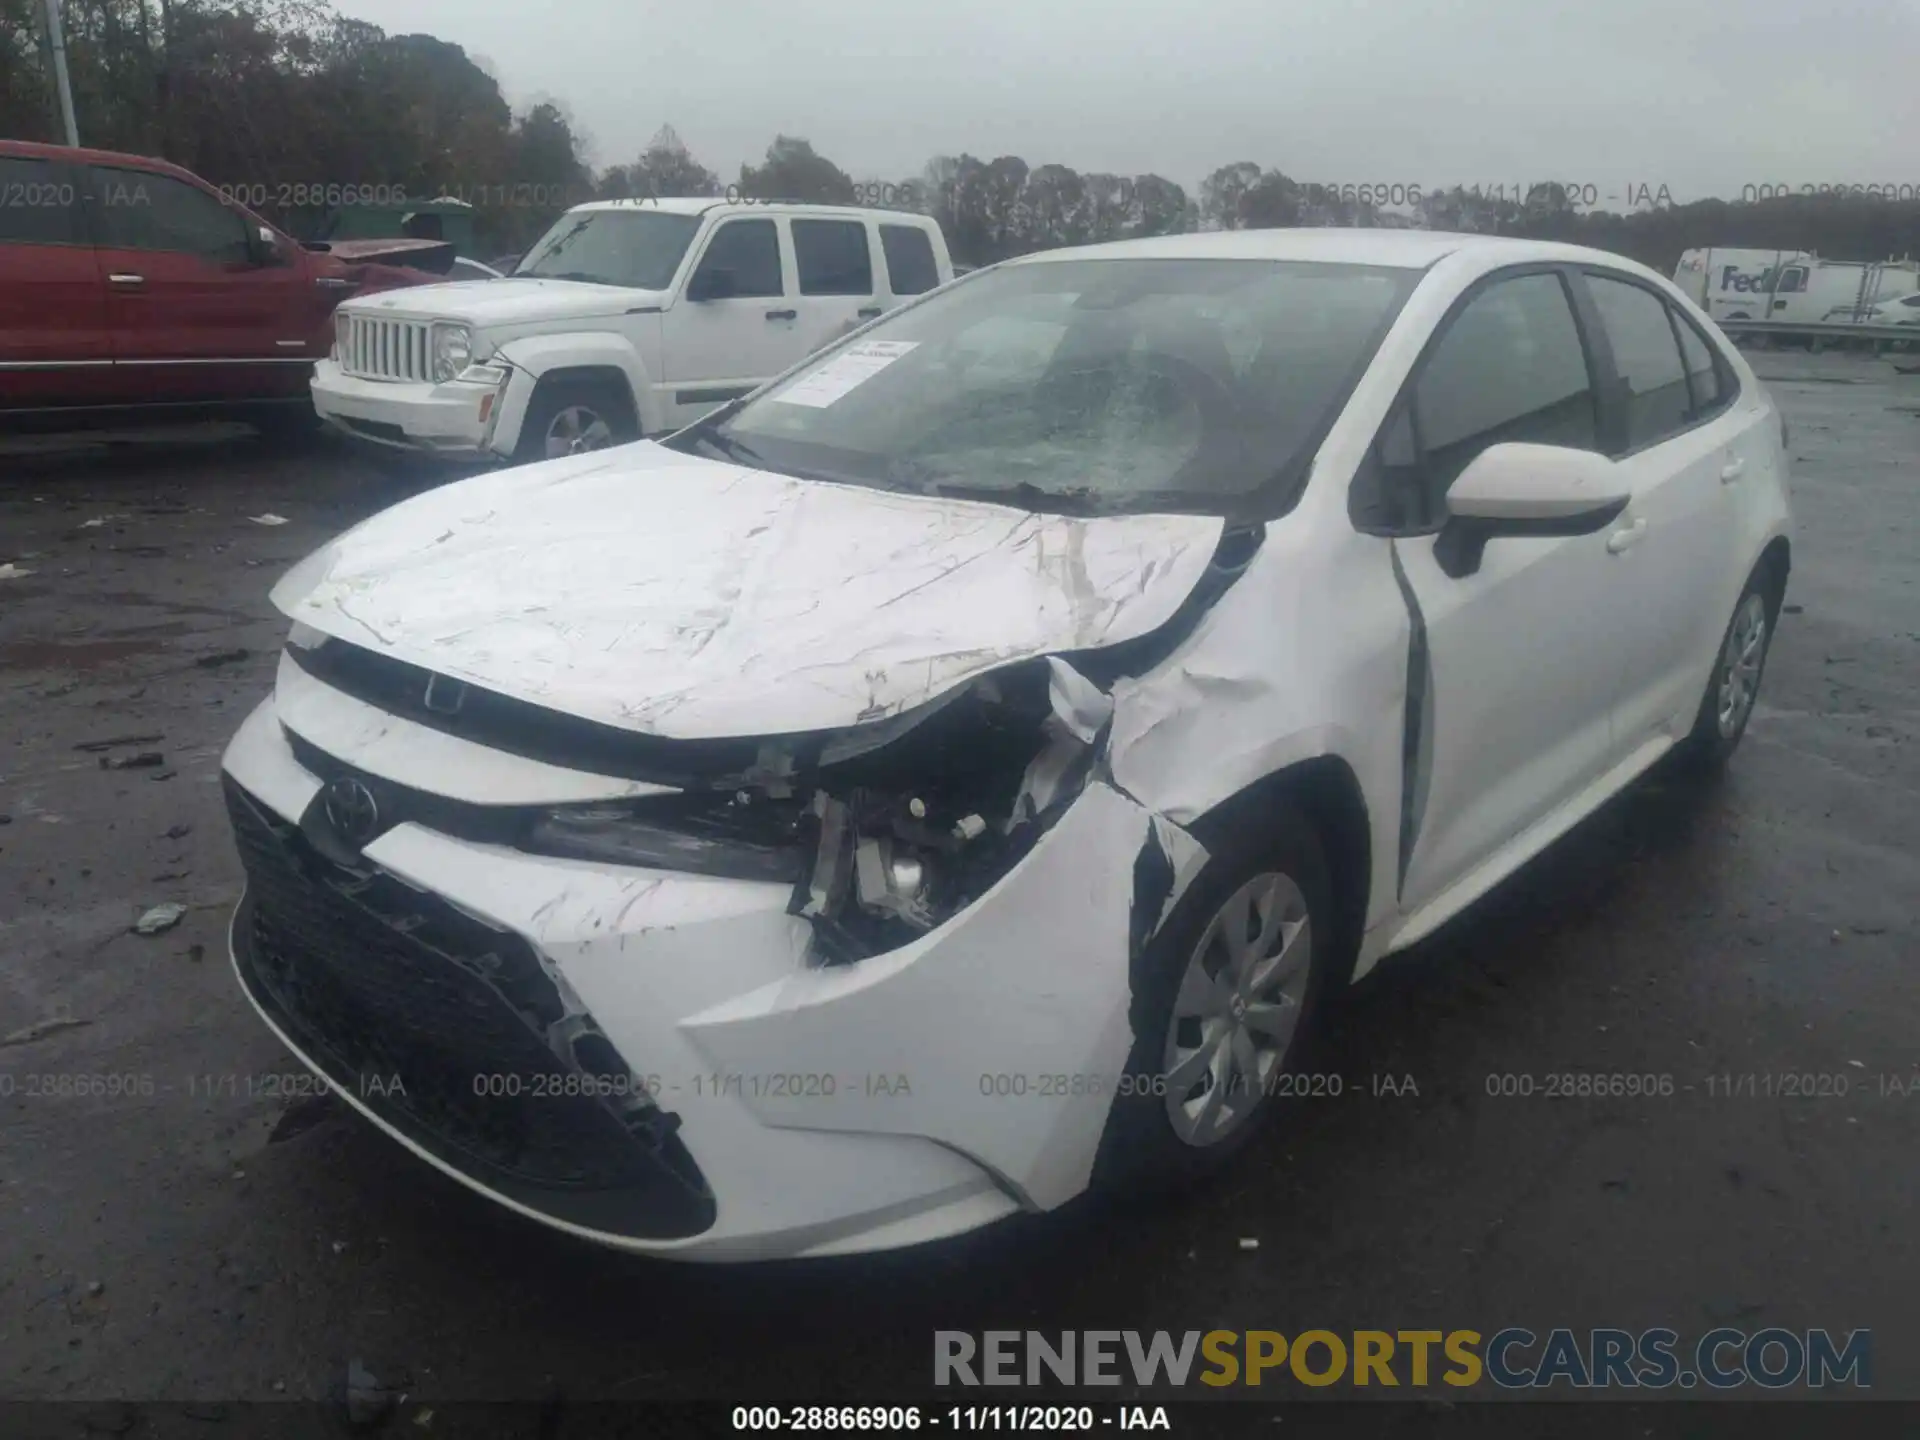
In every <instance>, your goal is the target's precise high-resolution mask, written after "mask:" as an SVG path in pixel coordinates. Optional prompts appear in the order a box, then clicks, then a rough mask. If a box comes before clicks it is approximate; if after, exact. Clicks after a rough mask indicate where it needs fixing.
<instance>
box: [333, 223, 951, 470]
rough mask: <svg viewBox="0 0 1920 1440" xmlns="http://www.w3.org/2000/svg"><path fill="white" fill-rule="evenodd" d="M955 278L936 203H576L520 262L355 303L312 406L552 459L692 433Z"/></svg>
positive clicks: (359, 420) (346, 308) (369, 427)
mask: <svg viewBox="0 0 1920 1440" xmlns="http://www.w3.org/2000/svg"><path fill="white" fill-rule="evenodd" d="M952 278H953V262H952V259H951V258H950V256H949V255H948V253H947V244H946V240H945V237H943V236H942V235H941V233H940V227H939V226H938V225H937V224H936V223H935V222H934V221H933V220H931V219H930V218H928V217H926V216H923V215H912V214H904V213H901V212H898V211H891V210H857V209H850V208H847V207H843V206H832V205H794V204H766V203H756V202H746V203H728V202H725V201H721V200H711V199H678V200H654V199H647V200H638V201H632V200H611V201H603V202H600V203H597V204H592V205H580V206H576V207H575V208H573V209H572V210H569V211H568V212H567V213H566V214H565V215H563V216H561V217H560V219H559V220H558V221H557V222H555V224H554V226H553V228H552V229H551V230H549V231H548V232H547V233H546V235H545V236H543V237H542V238H541V240H540V241H539V242H538V243H537V244H536V245H535V246H534V247H533V248H532V249H531V250H530V251H528V252H527V255H526V258H525V259H524V260H523V261H522V262H521V264H520V266H519V268H518V269H517V270H515V271H514V273H513V274H512V275H511V276H509V277H506V278H504V279H499V280H489V281H484V282H482V281H474V282H471V283H464V284H449V285H432V286H422V287H419V288H416V289H413V290H410V291H408V292H407V294H406V295H405V296H404V297H401V296H395V297H384V296H382V297H368V298H367V299H366V300H365V301H353V302H350V303H348V304H346V305H342V306H341V307H340V310H339V312H338V316H337V319H336V321H335V334H334V347H333V353H332V354H331V355H330V356H329V357H328V358H327V359H325V360H323V361H321V362H320V363H319V365H318V366H316V367H315V370H314V376H313V400H314V407H315V408H316V409H317V410H318V411H319V412H320V414H321V416H323V417H324V418H325V419H327V420H329V421H331V422H332V423H334V424H335V425H338V426H340V427H342V428H343V429H346V430H348V431H350V432H352V433H353V434H355V435H358V436H360V437H362V438H365V439H369V440H373V441H377V442H380V443H383V444H385V445H388V446H393V447H397V448H402V449H408V450H414V451H420V452H424V453H430V454H437V455H442V456H446V457H448V458H452V459H468V460H472V459H492V458H509V459H514V460H538V459H545V458H548V457H552V456H558V455H567V454H573V453H575V452H578V451H581V450H595V449H599V448H601V447H603V446H607V445H616V444H620V443H622V442H624V441H628V440H633V439H637V438H639V437H641V436H643V435H654V434H659V433H663V432H667V431H672V430H677V429H680V428H681V427H683V426H685V425H688V424H690V423H692V422H693V421H695V420H697V419H699V418H700V417H701V416H703V415H705V414H707V413H708V412H709V411H711V410H713V409H715V408H716V407H718V406H720V405H722V404H724V403H726V402H727V401H729V400H733V399H735V398H737V397H739V396H741V395H745V394H747V393H748V392H750V391H752V390H753V389H754V388H755V387H756V386H758V385H760V384H761V383H762V382H763V381H765V380H768V379H770V378H771V377H773V376H775V375H777V374H779V373H780V372H781V371H783V370H785V369H787V367H789V366H790V365H793V364H794V363H796V362H797V361H799V360H801V359H803V358H804V357H805V356H807V355H808V354H810V353H811V352H813V351H814V350H816V349H818V348H819V347H820V346H822V345H824V344H825V343H827V342H828V341H829V340H833V339H836V338H838V337H839V336H841V335H844V334H846V333H848V332H849V331H851V330H854V329H857V328H858V327H860V326H862V325H864V324H866V323H867V322H868V321H869V320H872V319H875V318H877V317H878V316H880V315H882V314H885V313H886V311H888V310H889V309H891V308H892V307H893V306H895V305H897V304H899V303H900V302H901V301H902V300H903V299H906V298H907V297H909V296H914V295H920V294H924V293H925V292H927V291H929V290H932V289H934V288H936V287H937V286H939V285H942V284H944V283H946V282H947V281H948V280H951V279H952Z"/></svg>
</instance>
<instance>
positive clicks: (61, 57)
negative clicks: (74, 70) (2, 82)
mask: <svg viewBox="0 0 1920 1440" xmlns="http://www.w3.org/2000/svg"><path fill="white" fill-rule="evenodd" d="M47 53H48V54H49V55H50V56H51V57H52V59H53V84H54V89H55V90H57V91H58V92H59V95H60V118H61V119H62V120H63V121H65V122H66V126H67V144H69V145H71V146H73V147H75V148H76V149H78V148H79V145H80V127H79V126H78V125H77V124H75V123H74V119H73V86H72V84H71V83H70V82H69V81H68V79H67V40H66V36H65V35H64V34H62V32H61V30H60V0H47Z"/></svg>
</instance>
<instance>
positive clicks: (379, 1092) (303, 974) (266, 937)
mask: <svg viewBox="0 0 1920 1440" xmlns="http://www.w3.org/2000/svg"><path fill="white" fill-rule="evenodd" d="M226 788H227V806H228V811H229V813H230V815H231V817H232V821H233V829H234V837H235V840H236V842H237V844H238V846H239V850H240V857H241V860H242V863H243V864H244V865H245V867H246V872H247V896H246V900H245V901H244V902H243V905H242V909H241V913H240V915H239V916H238V917H237V919H236V922H235V925H234V938H235V949H236V956H237V958H238V959H239V961H240V967H241V971H242V975H243V977H244V978H245V979H246V981H247V985H248V989H249V991H250V992H252V993H253V995H254V997H255V998H256V999H257V1000H258V1001H259V1002H260V1004H261V1006H262V1008H263V1009H265V1010H266V1011H267V1013H268V1014H269V1015H270V1016H272V1017H273V1019H274V1021H275V1022H276V1023H277V1024H279V1025H281V1027H282V1028H283V1029H284V1030H285V1031H286V1032H287V1034H288V1036H289V1038H291V1039H292V1040H293V1041H294V1042H295V1044H297V1045H298V1046H299V1047H300V1048H301V1049H302V1050H303V1051H304V1052H306V1053H307V1054H308V1055H309V1056H310V1057H311V1058H312V1059H313V1060H314V1062H315V1063H316V1064H317V1065H318V1066H319V1067H320V1068H321V1069H322V1070H323V1071H324V1072H325V1073H326V1075H327V1077H328V1078H329V1079H330V1080H331V1081H333V1083H334V1084H335V1085H337V1086H338V1087H339V1088H341V1089H343V1090H346V1091H348V1092H349V1093H351V1094H353V1095H355V1096H356V1097H357V1098H359V1099H360V1100H361V1101H362V1102H363V1103H364V1104H366V1105H367V1107H368V1108H369V1109H371V1110H373V1111H374V1112H375V1113H376V1114H378V1115H379V1116H380V1117H381V1118H382V1119H383V1120H386V1121H387V1122H388V1123H389V1124H392V1125H393V1126H394V1128H396V1129H397V1130H399V1131H400V1132H401V1133H402V1134H405V1135H406V1136H407V1137H408V1138H409V1139H411V1140H413V1141H414V1143H416V1144H418V1145H420V1146H421V1147H422V1148H423V1149H425V1150H427V1151H429V1152H430V1153H432V1154H434V1155H435V1156H436V1157H437V1158H439V1159H441V1160H443V1161H445V1162H446V1163H448V1164H450V1165H453V1166H454V1167H455V1168H457V1169H459V1170H461V1171H463V1172H465V1173H467V1174H470V1175H472V1176H473V1177H474V1178H475V1179H477V1180H479V1181H480V1182H481V1183H483V1184H485V1185H487V1186H488V1188H490V1189H493V1190H496V1191H499V1192H500V1193H502V1194H505V1195H507V1196H509V1197H510V1198H513V1199H515V1200H518V1201H520V1202H521V1203H523V1204H526V1205H528V1206H529V1207H530V1208H533V1209H536V1210H539V1211H541V1212H543V1213H546V1214H549V1215H553V1216H554V1217H556V1218H560V1219H565V1220H569V1221H572V1222H573V1223H576V1224H582V1225H587V1226H589V1227H591V1228H594V1229H599V1230H606V1231H611V1232H613V1233H617V1234H627V1235H633V1236H636V1237H648V1238H669V1237H676V1236H682V1235H694V1234H698V1233H700V1232H701V1231H703V1230H705V1229H707V1228H708V1227H709V1226H710V1225H711V1224H712V1223H713V1217H714V1206H713V1200H712V1197H711V1195H710V1194H709V1193H708V1192H707V1188H706V1184H705V1181H704V1179H703V1178H702V1177H701V1175H700V1173H699V1170H698V1167H697V1166H695V1164H694V1162H693V1159H692V1156H691V1155H690V1154H688V1153H687V1150H686V1147H685V1146H684V1145H682V1144H681V1142H680V1141H679V1139H678V1138H677V1136H675V1135H674V1133H673V1131H674V1128H675V1124H676V1121H675V1117H673V1116H670V1115H668V1114H666V1113H665V1112H663V1111H661V1110H660V1109H659V1108H657V1107H656V1106H655V1105H654V1104H653V1103H652V1102H651V1101H650V1100H649V1099H647V1098H646V1097H644V1096H642V1095H636V1094H634V1093H633V1090H634V1088H635V1086H634V1082H633V1080H632V1077H631V1075H630V1074H629V1073H628V1070H627V1067H626V1065H625V1062H623V1061H622V1060H621V1059H620V1057H619V1056H618V1055H617V1054H616V1053H615V1051H614V1049H613V1047H612V1045H611V1044H609V1043H608V1042H607V1041H606V1039H605V1038H604V1037H603V1036H601V1035H599V1034H598V1032H597V1030H595V1029H594V1027H593V1025H592V1022H591V1019H590V1018H588V1017H584V1016H578V1015H576V1016H574V1017H573V1018H571V1019H570V1018H569V1017H568V1015H567V1013H566V1007H565V1005H564V1004H563V1002H562V1000H561V996H560V993H559V990H558V989H557V987H556V986H555V985H554V983H553V981H552V979H551V978H550V977H549V976H548V975H547V974H546V972H545V970H544V969H543V968H542V966H541V963H540V960H539V957H538V956H537V955H536V954H535V953H534V952H533V950H532V947H531V946H529V945H528V944H527V943H526V942H525V941H524V940H522V939H521V938H520V937H518V936H516V935H512V934H509V933H504V932H499V931H495V930H493V929H490V928H489V927H487V926H485V925H483V924H481V923H480V922H479V921H476V920H474V919H472V918H471V917H468V916H466V915H463V914H461V913H460V912H459V911H457V910H454V909H453V908H452V907H451V906H449V905H447V904H446V903H445V902H444V901H441V900H439V899H437V898H436V897H434V896H431V895H428V894H424V893H422V892H420V891H417V890H414V889H412V888H411V887H409V886H407V885H404V884H402V883H401V882H400V881H398V880H396V879H395V878H393V877H392V876H390V875H386V874H384V873H383V872H380V871H378V870H377V869H373V868H372V867H367V868H366V869H364V870H357V869H350V868H347V867H344V866H341V865H337V864H334V863H333V862H332V861H330V860H328V859H326V858H324V857H323V856H322V855H321V854H320V852H319V851H317V850H316V849H315V848H314V847H313V846H312V845H311V844H310V843H309V842H308V841H307V839H306V838H305V837H304V836H303V834H302V833H301V831H300V829H299V828H297V827H295V826H292V825H290V824H288V823H286V822H285V821H283V820H281V819H280V818H279V817H278V816H275V815H273V814H272V813H271V812H270V811H268V810H266V809H265V808H264V807H263V806H261V805H259V804H258V803H257V802H255V801H254V800H253V799H252V797H250V796H249V795H247V794H246V792H245V791H243V790H241V789H240V788H239V787H238V786H237V785H235V784H234V783H233V782H232V781H231V780H228V781H227V782H226ZM563 1021H565V1022H567V1023H566V1024H565V1025H564V1026H561V1022H563ZM555 1026H560V1028H561V1029H562V1030H563V1031H565V1032H566V1033H569V1034H575V1035H577V1036H578V1038H576V1039H574V1040H573V1042H572V1045H571V1051H572V1054H573V1055H574V1057H575V1059H574V1061H573V1062H572V1063H569V1062H568V1061H567V1060H566V1059H564V1058H563V1057H562V1055H561V1054H559V1053H556V1051H555V1050H554V1049H553V1048H552V1047H551V1046H550V1045H549V1044H548V1041H547V1038H546V1036H547V1034H548V1033H549V1027H555ZM583 1092H584V1093H583Z"/></svg>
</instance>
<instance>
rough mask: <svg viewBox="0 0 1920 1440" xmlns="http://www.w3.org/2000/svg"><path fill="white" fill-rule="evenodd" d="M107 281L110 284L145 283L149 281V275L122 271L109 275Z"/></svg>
mask: <svg viewBox="0 0 1920 1440" xmlns="http://www.w3.org/2000/svg"><path fill="white" fill-rule="evenodd" d="M107 283H108V284H109V285H144V284H146V283H147V277H146V276H144V275H131V274H125V273H122V274H118V275H109V276H107Z"/></svg>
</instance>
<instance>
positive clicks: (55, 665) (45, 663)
mask: <svg viewBox="0 0 1920 1440" xmlns="http://www.w3.org/2000/svg"><path fill="white" fill-rule="evenodd" d="M164 649H166V646H164V645H161V644H156V643H155V642H154V641H152V640H21V641H16V642H15V643H13V644H11V645H0V671H5V670H94V669H97V668H99V667H100V666H102V665H110V664H112V663H113V662H114V661H115V660H125V659H128V658H129V657H131V656H134V655H154V654H158V653H159V652H160V651H162V650H164Z"/></svg>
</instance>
